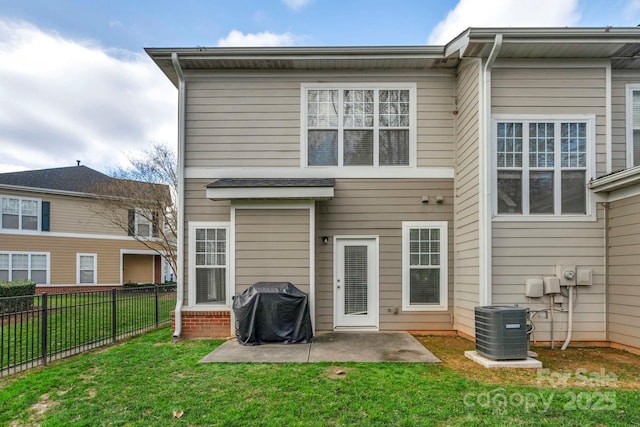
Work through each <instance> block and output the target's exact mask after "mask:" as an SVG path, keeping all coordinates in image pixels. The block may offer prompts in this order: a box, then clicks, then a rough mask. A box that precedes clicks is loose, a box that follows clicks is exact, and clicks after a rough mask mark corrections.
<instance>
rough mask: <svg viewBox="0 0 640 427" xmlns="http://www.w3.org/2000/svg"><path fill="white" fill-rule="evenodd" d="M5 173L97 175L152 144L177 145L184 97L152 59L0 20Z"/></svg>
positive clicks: (0, 143)
mask: <svg viewBox="0 0 640 427" xmlns="http://www.w3.org/2000/svg"><path fill="white" fill-rule="evenodd" d="M0 57H2V61H0V98H1V99H2V103H1V104H0V159H1V160H0V172H8V171H14V170H18V169H22V170H24V169H39V168H49V167H61V166H71V165H74V164H75V160H76V159H79V160H82V163H83V164H85V165H87V166H89V167H92V168H94V169H98V170H103V171H104V170H107V169H108V168H110V167H113V166H116V165H118V164H121V163H123V162H124V161H125V154H124V153H125V152H131V151H135V150H136V149H138V148H143V147H145V146H148V145H149V144H151V143H166V144H168V145H171V146H175V145H176V135H177V120H176V117H177V106H176V98H177V92H176V89H175V88H174V87H173V85H172V84H171V83H170V82H169V81H168V80H167V78H166V77H165V76H164V75H163V74H162V72H161V71H160V70H159V69H158V68H157V67H156V66H155V65H154V64H153V63H152V61H151V60H150V59H149V58H148V57H147V56H146V54H139V53H134V52H129V51H122V50H108V49H104V48H101V47H100V46H98V45H96V44H95V43H92V42H89V41H75V40H69V39H65V38H63V37H61V36H60V35H58V34H55V33H48V32H45V31H43V30H41V29H39V28H37V27H35V26H33V25H31V24H29V23H26V22H22V21H10V20H4V19H0Z"/></svg>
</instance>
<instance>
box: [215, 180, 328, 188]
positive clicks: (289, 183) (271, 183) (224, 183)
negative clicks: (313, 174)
mask: <svg viewBox="0 0 640 427" xmlns="http://www.w3.org/2000/svg"><path fill="white" fill-rule="evenodd" d="M335 184H336V180H335V179H333V178H271V179H264V178H222V179H219V180H217V181H214V182H212V183H210V184H208V185H207V188H230V187H333V186H335Z"/></svg>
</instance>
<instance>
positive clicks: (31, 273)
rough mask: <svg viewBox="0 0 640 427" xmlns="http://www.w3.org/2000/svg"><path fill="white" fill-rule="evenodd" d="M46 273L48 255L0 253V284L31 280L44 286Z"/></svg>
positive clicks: (47, 269)
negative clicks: (2, 282)
mask: <svg viewBox="0 0 640 427" xmlns="http://www.w3.org/2000/svg"><path fill="white" fill-rule="evenodd" d="M48 273H49V254H48V253H29V252H0V282H1V281H12V280H31V281H33V282H35V283H37V284H46V283H48Z"/></svg>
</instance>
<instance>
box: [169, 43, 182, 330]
mask: <svg viewBox="0 0 640 427" xmlns="http://www.w3.org/2000/svg"><path fill="white" fill-rule="evenodd" d="M171 62H172V63H173V68H175V70H176V74H177V75H178V82H179V84H178V174H177V177H178V227H177V232H178V260H177V263H176V267H177V270H178V271H177V272H176V275H177V277H176V283H177V290H176V292H177V295H176V309H175V329H174V330H173V337H174V338H179V337H180V335H181V333H182V305H183V303H184V122H185V117H184V114H185V108H184V107H185V82H184V74H183V73H182V67H180V60H179V59H178V54H177V53H176V52H173V53H171Z"/></svg>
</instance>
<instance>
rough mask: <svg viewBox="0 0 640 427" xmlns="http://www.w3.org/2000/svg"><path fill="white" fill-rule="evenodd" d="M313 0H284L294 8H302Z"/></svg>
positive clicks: (283, 0)
mask: <svg viewBox="0 0 640 427" xmlns="http://www.w3.org/2000/svg"><path fill="white" fill-rule="evenodd" d="M312 1H313V0H282V2H283V3H284V4H286V5H287V6H289V7H290V8H291V9H293V10H298V9H301V8H303V7H305V6H306V5H308V4H309V3H311V2H312Z"/></svg>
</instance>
